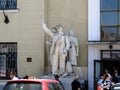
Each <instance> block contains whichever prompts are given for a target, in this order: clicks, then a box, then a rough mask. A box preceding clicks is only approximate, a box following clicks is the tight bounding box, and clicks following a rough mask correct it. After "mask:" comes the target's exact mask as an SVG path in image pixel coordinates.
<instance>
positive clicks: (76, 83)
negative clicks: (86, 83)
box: [71, 75, 81, 90]
mask: <svg viewBox="0 0 120 90" xmlns="http://www.w3.org/2000/svg"><path fill="white" fill-rule="evenodd" d="M78 79H79V76H77V75H76V76H75V77H74V80H73V81H72V83H71V86H72V90H81V86H80V82H79V81H78Z"/></svg>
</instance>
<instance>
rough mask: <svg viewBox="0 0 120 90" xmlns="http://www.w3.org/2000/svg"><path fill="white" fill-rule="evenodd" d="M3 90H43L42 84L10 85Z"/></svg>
mask: <svg viewBox="0 0 120 90" xmlns="http://www.w3.org/2000/svg"><path fill="white" fill-rule="evenodd" d="M3 90H42V84H40V83H32V82H30V83H29V82H24V83H21V82H20V83H18V82H17V83H8V84H6V85H5V87H4V88H3Z"/></svg>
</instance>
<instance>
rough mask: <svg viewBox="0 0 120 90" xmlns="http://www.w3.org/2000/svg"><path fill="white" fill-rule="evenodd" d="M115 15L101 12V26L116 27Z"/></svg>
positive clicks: (114, 13)
mask: <svg viewBox="0 0 120 90" xmlns="http://www.w3.org/2000/svg"><path fill="white" fill-rule="evenodd" d="M116 24H117V13H116V12H101V25H116Z"/></svg>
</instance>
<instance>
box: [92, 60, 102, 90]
mask: <svg viewBox="0 0 120 90" xmlns="http://www.w3.org/2000/svg"><path fill="white" fill-rule="evenodd" d="M102 73H103V61H102V60H94V87H95V88H94V90H96V88H97V80H98V78H99V77H100V75H101V74H102Z"/></svg>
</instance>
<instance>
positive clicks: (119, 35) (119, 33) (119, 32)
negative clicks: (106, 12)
mask: <svg viewBox="0 0 120 90" xmlns="http://www.w3.org/2000/svg"><path fill="white" fill-rule="evenodd" d="M118 39H119V40H120V27H119V31H118Z"/></svg>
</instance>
